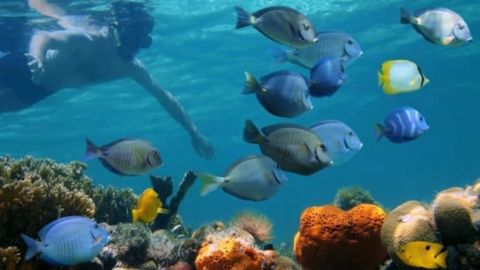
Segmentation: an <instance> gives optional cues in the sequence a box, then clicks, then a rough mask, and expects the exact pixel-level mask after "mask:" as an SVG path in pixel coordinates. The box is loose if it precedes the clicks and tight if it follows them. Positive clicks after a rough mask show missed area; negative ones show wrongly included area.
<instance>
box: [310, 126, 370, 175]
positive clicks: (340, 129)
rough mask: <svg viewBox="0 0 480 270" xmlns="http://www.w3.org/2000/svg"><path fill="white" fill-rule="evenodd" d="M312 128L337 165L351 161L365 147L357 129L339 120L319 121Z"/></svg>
mask: <svg viewBox="0 0 480 270" xmlns="http://www.w3.org/2000/svg"><path fill="white" fill-rule="evenodd" d="M310 130H311V131H313V132H315V133H316V134H317V135H318V137H320V139H321V140H322V142H323V143H324V144H325V147H326V148H327V153H328V156H329V157H330V158H331V159H332V161H333V165H336V166H337V165H341V164H343V163H345V162H347V161H349V160H350V159H351V158H352V157H353V156H354V155H355V154H356V153H358V151H360V150H361V149H362V147H363V143H362V142H361V141H360V139H359V138H358V136H357V134H356V133H355V131H353V129H352V128H350V127H349V126H347V125H346V124H345V123H343V122H340V121H337V120H327V121H322V122H319V123H317V124H315V125H313V126H311V127H310Z"/></svg>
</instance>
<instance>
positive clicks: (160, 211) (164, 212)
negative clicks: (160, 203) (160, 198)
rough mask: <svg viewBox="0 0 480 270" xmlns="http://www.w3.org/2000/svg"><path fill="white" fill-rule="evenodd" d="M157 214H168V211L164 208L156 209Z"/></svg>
mask: <svg viewBox="0 0 480 270" xmlns="http://www.w3.org/2000/svg"><path fill="white" fill-rule="evenodd" d="M157 213H159V214H168V213H170V211H168V209H165V208H158V209H157Z"/></svg>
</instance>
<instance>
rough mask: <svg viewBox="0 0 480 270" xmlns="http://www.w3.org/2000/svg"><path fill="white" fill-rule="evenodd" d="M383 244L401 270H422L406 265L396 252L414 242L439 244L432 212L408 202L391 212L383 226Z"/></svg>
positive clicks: (415, 202) (422, 206)
mask: <svg viewBox="0 0 480 270" xmlns="http://www.w3.org/2000/svg"><path fill="white" fill-rule="evenodd" d="M381 236H382V242H383V244H384V245H385V247H386V248H387V252H388V254H389V255H390V257H391V258H392V259H393V261H394V262H395V264H396V265H397V266H398V267H399V268H400V269H420V268H414V267H410V266H407V265H405V264H404V263H403V262H402V261H401V260H400V259H399V258H398V256H397V255H396V252H397V251H399V249H400V248H401V247H402V246H404V245H405V244H407V243H409V242H413V241H427V242H437V243H438V242H439V241H438V240H437V238H436V234H435V228H434V224H433V217H432V211H431V210H430V209H428V208H426V207H425V206H424V205H423V204H422V203H420V202H417V201H408V202H405V203H404V204H402V205H400V206H398V207H397V208H395V209H394V210H393V211H391V212H390V213H389V215H388V217H387V218H386V219H385V222H384V224H383V226H382V234H381Z"/></svg>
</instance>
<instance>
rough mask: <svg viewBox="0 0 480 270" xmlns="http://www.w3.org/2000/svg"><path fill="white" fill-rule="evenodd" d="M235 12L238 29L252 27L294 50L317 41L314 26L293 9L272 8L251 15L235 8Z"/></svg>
mask: <svg viewBox="0 0 480 270" xmlns="http://www.w3.org/2000/svg"><path fill="white" fill-rule="evenodd" d="M235 12H236V13H237V25H236V28H237V29H238V28H243V27H246V26H250V25H251V26H253V27H254V28H255V29H257V30H258V31H259V32H260V33H262V34H264V35H265V36H266V37H268V38H270V39H272V40H273V41H276V42H279V43H281V44H285V45H288V46H291V47H294V48H301V47H305V46H308V45H310V44H313V43H315V42H316V41H317V37H316V34H315V28H314V26H313V24H312V23H311V22H310V21H309V20H308V19H307V18H306V17H305V15H303V14H302V13H300V12H299V11H297V10H295V9H293V8H289V7H284V6H272V7H267V8H264V9H261V10H258V11H255V12H254V13H252V14H250V13H248V12H247V11H245V10H244V9H242V8H240V7H235Z"/></svg>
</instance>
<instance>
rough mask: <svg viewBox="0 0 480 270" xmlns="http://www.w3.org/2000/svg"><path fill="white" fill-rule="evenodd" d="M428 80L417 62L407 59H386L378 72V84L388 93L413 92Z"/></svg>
mask: <svg viewBox="0 0 480 270" xmlns="http://www.w3.org/2000/svg"><path fill="white" fill-rule="evenodd" d="M429 82H430V81H429V80H428V78H427V77H425V75H423V73H422V71H421V70H420V68H419V67H418V66H417V64H415V63H414V62H412V61H409V60H389V61H386V62H384V63H383V64H382V66H381V68H380V71H379V72H378V84H379V85H380V86H381V87H382V88H383V91H384V92H385V93H386V94H388V95H396V94H401V93H408V92H413V91H416V90H419V89H420V88H422V87H424V86H425V85H426V84H427V83H429Z"/></svg>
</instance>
